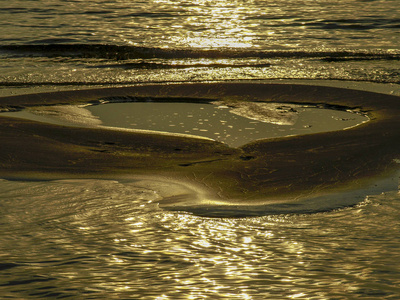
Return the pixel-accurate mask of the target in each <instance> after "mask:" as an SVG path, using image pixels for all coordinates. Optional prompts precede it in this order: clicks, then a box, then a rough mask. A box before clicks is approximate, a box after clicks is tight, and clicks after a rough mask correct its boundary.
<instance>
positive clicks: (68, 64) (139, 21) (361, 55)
mask: <svg viewBox="0 0 400 300" xmlns="http://www.w3.org/2000/svg"><path fill="white" fill-rule="evenodd" d="M0 26H1V28H2V33H3V34H2V36H1V37H0V43H1V44H0V71H1V72H0V74H1V75H0V86H1V85H3V86H8V87H15V88H21V87H23V86H26V85H28V86H31V85H33V84H41V85H49V86H51V85H57V86H63V87H64V88H65V86H71V85H72V86H76V85H110V84H132V83H143V82H182V81H191V82H193V81H218V80H223V81H226V80H254V79H258V80H260V79H274V80H276V79H307V80H309V79H323V80H326V79H330V80H353V81H369V82H380V83H399V82H400V75H399V72H398V70H399V68H400V65H399V59H400V52H399V46H400V43H399V39H398V36H399V30H400V29H399V28H400V18H399V8H398V4H397V0H386V1H364V0H348V1H331V0H329V1H327V0H318V1H307V2H304V1H300V0H284V1H277V2H271V1H239V0H236V1H226V0H218V1H206V0H199V1H168V0H148V1H130V0H123V1H104V0H96V1H90V4H89V3H88V2H87V1H61V0H46V1H28V0H17V1H12V2H6V1H2V2H1V3H0ZM12 46H18V47H16V48H15V47H12Z"/></svg>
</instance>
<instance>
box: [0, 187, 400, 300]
mask: <svg viewBox="0 0 400 300" xmlns="http://www.w3.org/2000/svg"><path fill="white" fill-rule="evenodd" d="M153 184H154V186H153V187H154V189H150V188H144V183H143V182H140V181H135V182H133V181H132V182H131V181H127V182H118V181H112V180H89V179H88V180H61V181H53V182H9V181H6V180H1V181H0V187H1V188H2V191H3V194H2V195H0V198H2V205H3V206H2V207H3V210H2V211H3V215H2V220H3V221H6V224H7V227H6V228H5V230H6V232H7V234H5V233H4V232H3V235H0V240H1V243H0V254H1V255H2V257H3V258H4V261H6V262H10V263H11V262H18V264H20V265H19V266H18V267H14V268H10V269H8V270H6V271H7V272H8V277H7V280H6V281H10V282H11V283H13V282H14V283H15V282H22V283H24V284H23V289H24V290H23V291H21V288H20V290H19V294H18V295H20V296H21V297H20V298H21V299H26V298H29V297H28V296H29V295H28V294H26V293H28V292H25V291H29V292H43V289H50V290H51V291H52V292H54V293H56V292H57V293H58V292H59V293H65V294H67V295H69V296H70V298H73V299H79V298H82V295H83V296H84V297H85V296H88V297H92V298H97V299H101V298H103V297H107V296H110V295H115V296H116V297H118V298H124V299H203V298H210V299H212V298H218V299H282V298H285V299H332V298H340V299H342V298H343V299H345V298H347V297H348V296H349V295H350V296H354V298H357V297H358V296H360V295H361V296H362V295H364V296H368V295H372V294H374V295H376V294H377V293H379V295H384V296H387V297H382V299H390V296H394V295H395V294H396V293H397V292H398V291H399V290H398V288H397V286H399V284H400V280H399V277H398V276H397V274H398V268H397V265H396V264H393V262H395V261H398V260H399V259H400V257H399V253H398V251H396V249H397V248H398V246H399V245H398V241H397V240H396V239H393V237H394V236H396V234H397V233H398V230H399V224H400V223H399V217H398V216H399V210H400V206H399V203H400V202H399V201H398V197H399V195H398V193H397V191H396V192H395V193H392V194H390V195H389V197H388V196H387V195H380V196H375V197H370V199H369V201H368V202H365V203H363V204H362V205H360V206H357V207H354V208H348V209H344V210H339V211H335V212H327V213H321V214H313V215H277V216H265V217H256V218H204V217H198V216H193V215H190V214H183V213H179V212H176V213H171V212H166V211H162V210H160V209H159V208H158V207H157V205H156V202H157V201H158V199H159V198H160V195H159V194H158V192H157V189H156V187H157V185H156V182H155V181H154V182H153ZM147 186H148V187H149V186H150V185H147ZM27 195H29V197H28V196H27ZM383 203H384V205H382V204H383ZM27 211H29V214H27V213H26V212H27ZM372 218H378V219H379V220H381V221H382V222H372V223H371V222H370V220H371V219H372ZM382 224H384V226H385V231H383V230H381V228H382ZM350 228H351V230H349V229H350ZM27 249H28V250H27ZM396 257H397V258H396ZM21 264H23V265H21ZM377 276H378V278H377ZM38 278H39V279H40V280H43V283H41V282H42V281H40V280H38ZM46 280H51V285H49V283H48V282H47V281H46ZM22 283H21V284H22ZM50 286H51V287H50ZM2 287H4V286H2ZM9 287H10V289H11V288H12V289H17V288H18V285H16V284H13V285H11V284H10V285H9ZM66 287H67V288H66ZM27 295H28V296H27ZM84 297H83V298H84ZM392 299H393V297H392Z"/></svg>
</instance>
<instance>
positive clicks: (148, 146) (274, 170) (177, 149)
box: [0, 83, 400, 206]
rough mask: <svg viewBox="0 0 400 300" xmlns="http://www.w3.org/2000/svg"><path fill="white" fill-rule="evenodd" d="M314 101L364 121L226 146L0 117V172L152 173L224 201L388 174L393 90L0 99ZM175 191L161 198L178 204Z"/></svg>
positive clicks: (347, 184)
mask: <svg viewBox="0 0 400 300" xmlns="http://www.w3.org/2000/svg"><path fill="white" fill-rule="evenodd" d="M125 96H126V97H138V98H141V99H142V98H143V97H144V98H146V97H157V98H159V99H161V100H162V101H171V100H173V101H185V99H187V98H190V100H191V101H203V100H204V99H206V100H224V101H226V102H229V101H271V102H288V103H298V104H304V103H308V104H322V105H330V106H337V107H342V108H343V107H348V108H351V109H358V110H360V111H362V112H365V113H367V115H368V116H369V118H370V119H371V120H370V121H369V122H367V123H364V124H362V125H359V126H357V127H354V128H351V129H347V130H341V131H334V132H325V133H318V134H311V135H303V136H294V137H285V138H278V139H266V140H260V141H255V142H252V143H249V144H246V145H244V146H242V147H240V148H230V147H228V146H226V145H224V144H222V143H218V142H214V141H210V140H205V139H195V138H185V137H179V136H171V135H168V136H167V135H158V134H147V133H137V132H130V131H123V130H121V131H117V130H107V129H100V128H78V127H68V126H59V125H50V124H45V123H39V122H34V121H28V120H23V119H16V118H10V117H1V116H0V143H1V147H0V156H1V158H2V159H1V161H0V176H1V177H2V178H7V179H61V178H113V179H118V178H131V177H135V176H136V177H141V176H142V177H143V176H144V177H146V176H149V177H151V176H157V177H160V178H166V179H167V180H172V181H178V182H184V183H187V184H188V185H190V186H193V187H194V189H196V188H199V189H200V190H202V191H204V195H203V197H205V198H207V199H214V200H215V201H217V200H222V201H225V202H224V203H241V204H243V203H247V204H260V203H272V202H276V201H277V202H282V201H283V202H285V203H286V202H290V201H297V200H302V199H308V198H314V197H320V196H324V195H329V194H332V193H338V192H345V191H351V190H357V189H363V188H365V187H368V186H371V185H373V184H374V182H375V181H377V180H379V179H380V178H383V177H385V176H386V177H387V176H391V174H394V172H395V171H396V170H398V168H399V165H398V164H397V163H396V162H395V160H396V159H400V118H399V115H400V97H398V96H391V95H385V94H378V93H372V92H364V91H356V90H349V89H340V88H333V87H323V86H309V85H307V86H306V85H291V84H284V85H283V84H248V83H215V84H171V85H144V86H135V87H124V88H107V89H96V90H93V89H92V90H80V91H66V92H54V93H42V94H33V95H20V96H9V97H3V98H0V109H2V110H5V109H14V108H22V107H28V106H37V105H55V104H79V103H87V102H90V101H98V100H99V99H109V100H112V97H125ZM182 201H183V202H184V201H185V200H182V198H180V197H175V198H174V197H171V198H170V199H169V203H170V204H171V205H176V206H179V205H180V203H181V202H182Z"/></svg>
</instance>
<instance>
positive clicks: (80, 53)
mask: <svg viewBox="0 0 400 300" xmlns="http://www.w3.org/2000/svg"><path fill="white" fill-rule="evenodd" d="M0 53H3V54H6V55H10V56H41V57H60V56H61V57H63V56H64V57H79V58H103V59H113V60H126V59H154V58H160V59H185V58H189V59H190V58H194V59H195V58H209V59H224V58H225V59H232V58H269V59H279V58H292V59H296V58H314V59H322V60H332V61H334V60H365V59H371V60H400V52H397V51H384V50H377V51H354V50H328V51H312V50H310V51H303V50H300V51H298V50H285V51H282V50H259V51H257V50H238V49H225V48H223V49H210V50H204V49H164V48H152V47H138V46H123V45H107V44H68V43H64V44H58V43H55V44H24V45H2V46H0Z"/></svg>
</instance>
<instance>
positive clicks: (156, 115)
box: [4, 102, 369, 147]
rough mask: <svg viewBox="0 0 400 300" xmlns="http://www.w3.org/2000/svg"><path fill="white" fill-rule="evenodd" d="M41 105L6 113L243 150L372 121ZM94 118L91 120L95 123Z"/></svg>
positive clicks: (279, 106) (229, 110) (218, 107)
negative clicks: (267, 140)
mask: <svg viewBox="0 0 400 300" xmlns="http://www.w3.org/2000/svg"><path fill="white" fill-rule="evenodd" d="M64 108H65V107H57V106H56V107H39V108H30V109H28V110H27V111H22V112H15V113H6V114H4V115H8V116H17V117H22V118H27V119H33V120H37V121H41V122H50V123H56V124H67V125H71V124H77V123H78V124H84V123H85V121H84V119H85V120H87V121H88V124H86V125H95V123H97V124H101V125H102V126H107V127H119V128H130V129H142V130H151V131H157V132H160V133H162V132H169V133H179V134H190V135H196V136H201V137H206V138H210V139H214V140H216V141H220V142H223V143H226V144H228V145H229V146H231V147H239V146H242V145H244V144H247V143H249V142H251V141H254V140H258V139H264V138H277V137H284V136H291V135H302V134H312V133H318V132H326V131H335V130H343V129H346V128H351V127H354V126H357V125H359V124H362V123H363V122H367V121H368V120H369V119H368V117H366V116H364V115H362V114H357V113H354V112H351V111H345V110H337V109H326V108H319V107H316V106H304V105H295V104H284V103H255V102H240V103H236V104H234V105H230V106H227V105H225V104H224V103H222V102H215V103H183V102H179V103H171V102H168V103H160V102H130V103H108V104H101V105H93V106H86V107H84V108H83V107H81V108H78V107H76V108H74V107H69V110H68V111H66V110H65V109H64ZM89 118H90V120H89Z"/></svg>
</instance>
